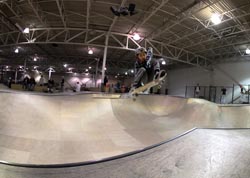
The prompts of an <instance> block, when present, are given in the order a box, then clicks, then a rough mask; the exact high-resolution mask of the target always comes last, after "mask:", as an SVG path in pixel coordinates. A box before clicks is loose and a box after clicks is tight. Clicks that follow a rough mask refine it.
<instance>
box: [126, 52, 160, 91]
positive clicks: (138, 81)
mask: <svg viewBox="0 0 250 178" xmlns="http://www.w3.org/2000/svg"><path fill="white" fill-rule="evenodd" d="M135 56H136V62H135V78H134V82H133V85H132V88H131V90H130V93H131V92H133V91H134V90H135V89H136V88H138V87H140V86H143V85H144V84H143V83H142V79H143V78H144V76H146V77H147V82H146V83H148V82H150V81H153V80H154V79H156V78H157V77H158V74H159V72H160V63H159V61H158V60H156V59H153V49H152V48H151V47H149V48H148V50H146V49H145V48H144V47H139V48H137V49H136V50H135ZM163 75H165V71H163V72H161V76H163ZM149 90H150V88H148V90H147V91H146V92H144V93H149Z"/></svg>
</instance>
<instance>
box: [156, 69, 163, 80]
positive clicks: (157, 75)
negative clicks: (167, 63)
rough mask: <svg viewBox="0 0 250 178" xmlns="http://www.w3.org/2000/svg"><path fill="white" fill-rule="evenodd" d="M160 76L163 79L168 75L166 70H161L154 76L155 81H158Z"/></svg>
mask: <svg viewBox="0 0 250 178" xmlns="http://www.w3.org/2000/svg"><path fill="white" fill-rule="evenodd" d="M159 74H160V78H161V77H163V76H164V75H165V74H166V71H165V70H161V71H160V72H156V73H155V75H154V80H155V79H158V77H159Z"/></svg>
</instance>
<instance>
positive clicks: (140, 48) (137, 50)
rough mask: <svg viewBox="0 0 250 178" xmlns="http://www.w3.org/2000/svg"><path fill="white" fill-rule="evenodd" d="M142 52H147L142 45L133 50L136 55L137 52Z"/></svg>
mask: <svg viewBox="0 0 250 178" xmlns="http://www.w3.org/2000/svg"><path fill="white" fill-rule="evenodd" d="M142 52H144V53H147V50H146V48H144V47H139V48H137V49H136V50H135V55H138V54H140V53H142Z"/></svg>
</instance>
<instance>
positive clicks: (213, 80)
mask: <svg viewBox="0 0 250 178" xmlns="http://www.w3.org/2000/svg"><path fill="white" fill-rule="evenodd" d="M197 83H199V84H200V85H201V86H203V85H205V86H209V85H213V86H225V87H232V86H233V84H235V88H234V90H235V96H234V98H235V97H237V96H239V95H240V87H239V84H241V85H246V86H245V88H246V89H248V88H247V85H249V84H250V62H248V61H246V62H237V63H236V62H234V63H227V64H219V65H216V66H214V71H212V72H208V71H205V70H204V69H202V68H195V67H192V68H186V69H178V70H170V71H168V88H169V94H170V95H176V96H185V86H186V85H193V86H194V85H196V84H197ZM218 89H219V88H218ZM227 91H228V92H227V102H230V101H231V99H232V89H230V88H228V90H227ZM219 92H220V89H219V91H217V95H218V93H219ZM189 97H192V96H189ZM217 100H218V98H217Z"/></svg>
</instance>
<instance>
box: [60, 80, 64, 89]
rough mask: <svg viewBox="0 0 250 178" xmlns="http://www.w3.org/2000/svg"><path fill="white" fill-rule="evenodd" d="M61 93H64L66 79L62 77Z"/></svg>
mask: <svg viewBox="0 0 250 178" xmlns="http://www.w3.org/2000/svg"><path fill="white" fill-rule="evenodd" d="M61 91H62V92H63V91H64V77H62V80H61Z"/></svg>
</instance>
